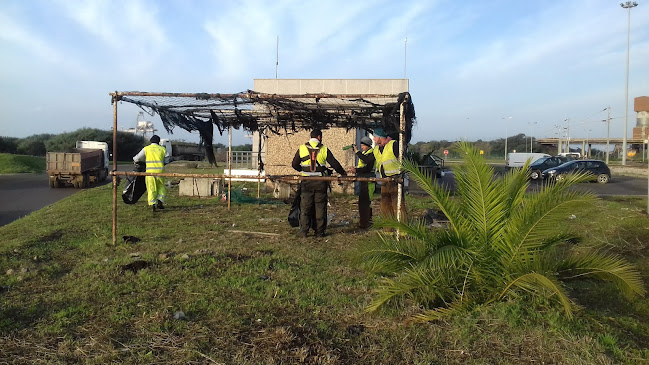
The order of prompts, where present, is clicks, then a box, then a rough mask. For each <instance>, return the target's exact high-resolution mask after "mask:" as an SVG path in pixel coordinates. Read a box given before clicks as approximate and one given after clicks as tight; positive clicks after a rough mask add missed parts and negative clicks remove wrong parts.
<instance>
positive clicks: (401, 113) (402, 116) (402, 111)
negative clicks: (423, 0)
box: [397, 94, 408, 237]
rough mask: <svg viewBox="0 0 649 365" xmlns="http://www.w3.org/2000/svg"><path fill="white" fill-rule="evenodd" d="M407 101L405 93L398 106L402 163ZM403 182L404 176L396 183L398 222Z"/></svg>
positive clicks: (400, 158) (404, 148) (401, 158)
mask: <svg viewBox="0 0 649 365" xmlns="http://www.w3.org/2000/svg"><path fill="white" fill-rule="evenodd" d="M407 101H408V95H407V94H406V96H405V97H404V98H403V102H402V103H401V105H400V106H399V163H403V155H404V154H405V151H406V146H405V141H406V138H405V136H404V132H405V130H406V114H405V110H406V102H407ZM404 182H405V178H404V179H401V182H399V183H398V184H399V185H398V188H397V220H398V221H399V222H401V217H402V216H403V212H402V208H401V205H402V204H404V202H403V198H402V195H403V184H404ZM397 233H398V232H397ZM397 237H398V235H397Z"/></svg>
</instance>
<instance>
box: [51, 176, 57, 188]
mask: <svg viewBox="0 0 649 365" xmlns="http://www.w3.org/2000/svg"><path fill="white" fill-rule="evenodd" d="M49 181H50V188H51V189H53V188H56V184H55V183H54V179H52V178H51V177H50V178H49Z"/></svg>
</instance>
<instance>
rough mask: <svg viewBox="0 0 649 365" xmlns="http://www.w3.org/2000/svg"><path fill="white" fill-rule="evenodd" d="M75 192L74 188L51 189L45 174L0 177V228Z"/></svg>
mask: <svg viewBox="0 0 649 365" xmlns="http://www.w3.org/2000/svg"><path fill="white" fill-rule="evenodd" d="M77 191H78V190H77V189H74V188H61V189H51V188H50V186H49V180H48V177H47V174H45V173H43V174H8V175H0V202H1V203H0V226H4V225H5V224H9V223H11V222H13V221H15V220H16V219H18V218H21V217H24V216H26V215H27V214H29V213H31V212H33V211H35V210H39V209H41V208H43V207H45V206H48V205H50V204H53V203H56V202H57V201H59V200H61V199H63V198H65V197H67V196H70V195H72V194H74V193H76V192H77Z"/></svg>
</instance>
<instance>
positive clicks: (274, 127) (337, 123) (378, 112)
mask: <svg viewBox="0 0 649 365" xmlns="http://www.w3.org/2000/svg"><path fill="white" fill-rule="evenodd" d="M111 96H112V98H113V100H114V101H123V102H128V103H132V104H135V105H138V106H139V107H141V108H142V109H144V110H145V111H147V112H148V113H149V114H151V115H154V114H156V113H157V114H158V115H159V116H160V119H161V120H162V124H163V125H164V127H165V129H166V130H167V132H169V133H173V129H174V128H175V127H179V128H182V129H184V130H186V131H189V132H191V131H198V132H199V134H200V136H201V141H202V143H203V144H204V146H205V147H206V152H207V155H208V156H207V157H208V159H209V160H210V162H212V163H214V155H213V153H212V148H211V147H212V139H213V135H214V126H216V128H217V129H218V131H219V133H221V134H223V132H224V131H226V130H228V129H229V128H230V127H232V128H234V129H242V128H243V129H244V130H246V131H249V132H260V133H261V134H263V135H268V134H269V133H272V134H290V133H294V132H296V131H299V130H305V129H306V130H310V129H314V128H320V129H327V128H332V127H338V128H345V129H347V130H349V129H357V128H361V129H365V130H369V131H373V130H374V129H375V128H378V127H381V128H383V129H384V130H385V131H386V132H387V133H388V134H389V135H391V136H392V137H393V138H397V136H398V130H399V123H400V105H401V103H403V102H404V101H405V113H404V114H405V118H406V128H405V137H406V141H410V136H411V130H412V126H413V123H414V121H415V108H414V106H413V104H412V98H411V97H410V94H409V93H401V94H398V95H377V94H373V95H331V94H301V95H276V94H262V93H257V92H254V91H251V90H249V91H247V92H242V93H237V94H205V93H197V94H182V93H145V92H114V93H111Z"/></svg>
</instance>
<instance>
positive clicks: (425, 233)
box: [373, 216, 432, 241]
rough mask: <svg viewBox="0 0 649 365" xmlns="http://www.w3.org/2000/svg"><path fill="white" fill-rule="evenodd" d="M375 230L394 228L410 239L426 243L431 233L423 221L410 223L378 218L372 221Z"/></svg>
mask: <svg viewBox="0 0 649 365" xmlns="http://www.w3.org/2000/svg"><path fill="white" fill-rule="evenodd" d="M373 226H374V227H375V228H394V229H398V230H399V232H401V233H404V234H406V235H408V236H410V237H412V238H416V239H420V240H424V241H428V240H430V237H431V236H432V232H431V230H430V229H428V227H427V226H426V224H425V223H424V221H423V220H421V219H415V220H412V221H410V222H399V221H398V220H396V219H395V218H391V217H383V216H379V217H377V218H375V219H374V223H373Z"/></svg>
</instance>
